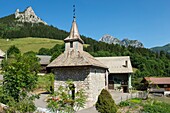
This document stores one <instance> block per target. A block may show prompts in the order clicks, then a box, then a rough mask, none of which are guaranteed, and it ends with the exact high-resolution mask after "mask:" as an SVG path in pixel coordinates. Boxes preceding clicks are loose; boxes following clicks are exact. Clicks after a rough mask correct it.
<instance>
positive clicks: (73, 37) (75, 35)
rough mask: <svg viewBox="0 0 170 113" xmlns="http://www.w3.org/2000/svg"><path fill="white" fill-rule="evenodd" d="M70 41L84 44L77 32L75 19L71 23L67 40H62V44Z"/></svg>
mask: <svg viewBox="0 0 170 113" xmlns="http://www.w3.org/2000/svg"><path fill="white" fill-rule="evenodd" d="M70 41H79V42H81V43H82V44H84V41H83V40H82V39H81V38H80V34H79V31H78V27H77V24H76V19H75V18H74V20H73V22H72V27H71V30H70V35H69V36H68V37H67V38H65V39H64V42H70Z"/></svg>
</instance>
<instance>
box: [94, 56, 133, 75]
mask: <svg viewBox="0 0 170 113" xmlns="http://www.w3.org/2000/svg"><path fill="white" fill-rule="evenodd" d="M95 59H97V60H99V61H100V62H101V63H103V64H105V65H106V66H107V67H108V68H109V72H110V73H133V70H132V65H131V61H130V57H129V56H120V57H95ZM126 63H127V64H126Z"/></svg>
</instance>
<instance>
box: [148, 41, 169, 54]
mask: <svg viewBox="0 0 170 113" xmlns="http://www.w3.org/2000/svg"><path fill="white" fill-rule="evenodd" d="M151 50H152V51H155V52H160V51H165V52H168V53H169V54H170V43H169V44H167V45H164V46H160V47H153V48H151Z"/></svg>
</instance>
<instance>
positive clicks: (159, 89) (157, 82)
mask: <svg viewBox="0 0 170 113" xmlns="http://www.w3.org/2000/svg"><path fill="white" fill-rule="evenodd" d="M141 83H144V86H145V87H146V89H147V90H148V91H149V92H150V93H163V94H164V95H167V94H170V77H144V78H143V80H142V81H141Z"/></svg>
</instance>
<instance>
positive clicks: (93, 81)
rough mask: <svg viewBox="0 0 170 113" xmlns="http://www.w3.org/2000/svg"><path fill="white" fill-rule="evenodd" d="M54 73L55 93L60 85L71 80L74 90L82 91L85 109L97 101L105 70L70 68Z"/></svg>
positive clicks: (103, 84) (59, 69)
mask: <svg viewBox="0 0 170 113" xmlns="http://www.w3.org/2000/svg"><path fill="white" fill-rule="evenodd" d="M54 73H55V83H54V88H55V91H56V90H57V89H58V87H59V86H60V85H65V81H67V80H69V79H71V80H72V81H73V83H74V85H75V90H76V91H77V90H80V89H84V91H85V93H86V96H87V102H86V105H85V108H88V107H91V106H93V105H94V104H95V102H96V101H97V98H98V95H99V94H100V92H101V90H102V89H103V88H105V70H104V69H101V68H94V67H91V68H90V67H71V68H57V69H55V70H54Z"/></svg>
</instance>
